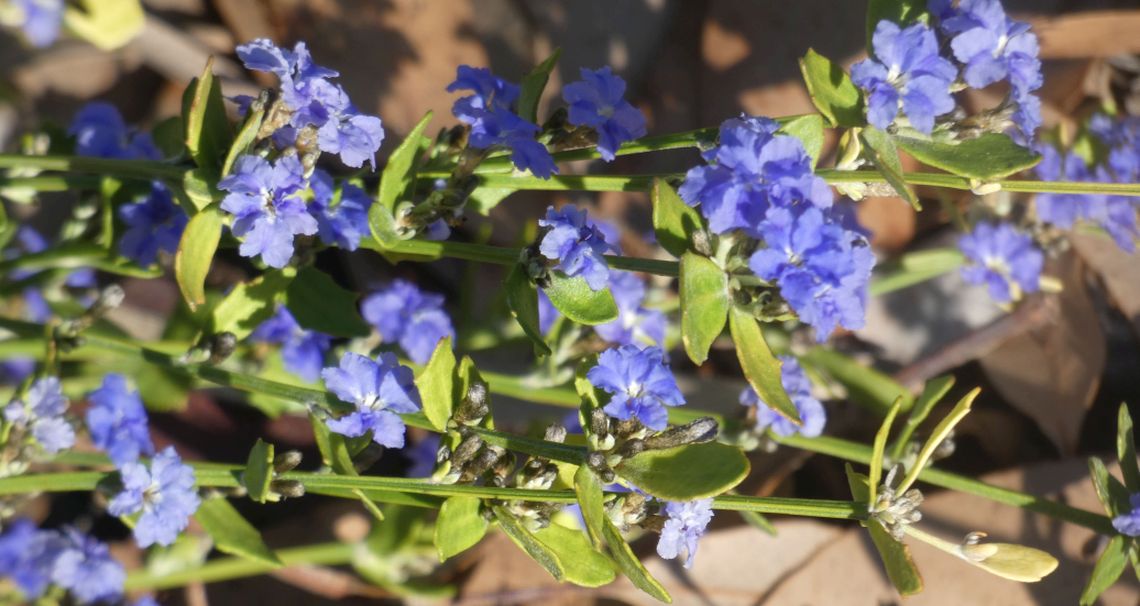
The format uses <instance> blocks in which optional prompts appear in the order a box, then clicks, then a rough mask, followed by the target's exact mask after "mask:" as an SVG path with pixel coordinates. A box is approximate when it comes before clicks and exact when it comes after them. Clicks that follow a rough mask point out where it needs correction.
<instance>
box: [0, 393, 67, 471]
mask: <svg viewBox="0 0 1140 606" xmlns="http://www.w3.org/2000/svg"><path fill="white" fill-rule="evenodd" d="M67 405H68V401H67V398H66V397H64V395H63V391H62V388H61V387H60V384H59V379H58V378H56V377H44V378H42V379H39V380H37V381H36V382H35V383H32V386H31V388H30V389H28V393H27V394H25V396H24V399H23V400H16V401H14V402H12V403H11V404H8V406H6V407H5V408H4V418H5V419H6V420H7V421H8V422H9V423H12V424H13V425H14V426H16V427H19V428H21V429H25V430H27V431H29V432H30V433H31V435H32V437H33V438H35V440H36V442H37V443H38V444H39V445H40V448H42V449H43V450H44V452H46V453H48V454H55V453H57V452H59V451H61V450H65V449H68V448H71V447H72V446H73V445H75V430H74V429H72V427H71V424H70V423H68V422H67V418H66V417H64V413H66V412H67Z"/></svg>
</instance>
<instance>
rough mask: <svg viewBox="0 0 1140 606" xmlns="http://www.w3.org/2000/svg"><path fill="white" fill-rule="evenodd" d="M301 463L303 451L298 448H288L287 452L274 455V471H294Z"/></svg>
mask: <svg viewBox="0 0 1140 606" xmlns="http://www.w3.org/2000/svg"><path fill="white" fill-rule="evenodd" d="M300 464H301V452H300V451H298V450H286V451H285V452H283V453H281V454H279V455H277V456H275V457H273V471H274V473H285V472H287V471H293V470H294V469H296V468H297V466H298V465H300Z"/></svg>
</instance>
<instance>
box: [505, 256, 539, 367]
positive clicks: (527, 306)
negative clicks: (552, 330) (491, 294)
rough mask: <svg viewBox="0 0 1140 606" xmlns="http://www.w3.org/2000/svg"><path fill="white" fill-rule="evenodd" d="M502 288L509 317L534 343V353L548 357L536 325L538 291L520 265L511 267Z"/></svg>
mask: <svg viewBox="0 0 1140 606" xmlns="http://www.w3.org/2000/svg"><path fill="white" fill-rule="evenodd" d="M503 287H504V288H505V289H506V291H507V305H508V306H509V307H510V310H511V315H512V316H514V318H515V320H516V321H517V322H518V323H519V326H521V327H522V329H523V332H524V333H526V336H528V337H530V340H531V342H532V343H534V351H535V353H536V354H538V355H540V356H548V355H550V346H549V345H547V344H546V339H544V338H543V335H542V329H541V328H539V324H538V289H537V288H535V286H534V283H533V282H531V281H530V278H528V277H527V275H526V270H524V269H523V267H522V265H518V264H516V265H514V266H512V267H511V271H510V273H508V274H507V281H506V283H505V284H504V286H503Z"/></svg>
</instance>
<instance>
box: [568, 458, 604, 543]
mask: <svg viewBox="0 0 1140 606" xmlns="http://www.w3.org/2000/svg"><path fill="white" fill-rule="evenodd" d="M574 493H575V494H577V495H578V507H579V508H580V509H581V510H582V519H583V520H585V521H586V530H587V531H588V532H589V533H590V538H591V539H593V541H594V545H597V546H601V545H603V544H604V542H605V538H604V536H605V535H604V532H603V529H602V526H603V524H604V523H605V520H606V506H605V495H604V494H603V493H602V482H601V480H599V479H598V476H597V474H595V473H594V470H592V469H590V468H589V466H587V465H580V466H578V471H577V472H575V474H574Z"/></svg>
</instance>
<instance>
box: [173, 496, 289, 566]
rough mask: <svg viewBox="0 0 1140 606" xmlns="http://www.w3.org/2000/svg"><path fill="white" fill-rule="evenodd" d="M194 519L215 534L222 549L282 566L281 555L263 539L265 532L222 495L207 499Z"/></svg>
mask: <svg viewBox="0 0 1140 606" xmlns="http://www.w3.org/2000/svg"><path fill="white" fill-rule="evenodd" d="M194 519H196V520H198V523H199V524H201V525H202V528H203V529H205V530H206V532H207V533H208V534H209V535H210V536H211V537H213V539H214V546H215V547H217V548H218V551H221V552H223V553H228V554H230V555H235V556H239V557H242V558H245V559H247V560H252V561H254V562H259V563H261V564H268V565H270V566H273V567H274V568H276V567H279V566H282V565H283V564H282V563H281V560H280V559H278V558H277V554H275V553H273V551H272V550H270V549H269V547H267V546H266V545H265V542H264V541H262V540H261V534H260V533H259V532H257V529H256V528H254V527H253V525H252V524H250V523H249V522H248V521H246V519H245V518H243V517H242V515H241V514H240V513H238V510H236V509H234V506H233V505H230V503H229V501H227V500H225V498H222V497H214V498H208V499H203V500H202V504H201V505H200V506H199V507H198V511H197V512H196V513H195V514H194Z"/></svg>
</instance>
